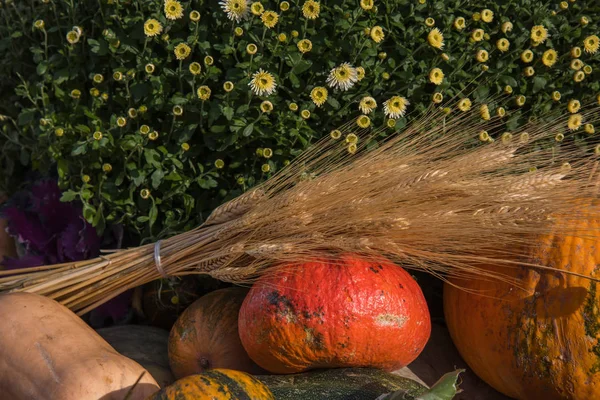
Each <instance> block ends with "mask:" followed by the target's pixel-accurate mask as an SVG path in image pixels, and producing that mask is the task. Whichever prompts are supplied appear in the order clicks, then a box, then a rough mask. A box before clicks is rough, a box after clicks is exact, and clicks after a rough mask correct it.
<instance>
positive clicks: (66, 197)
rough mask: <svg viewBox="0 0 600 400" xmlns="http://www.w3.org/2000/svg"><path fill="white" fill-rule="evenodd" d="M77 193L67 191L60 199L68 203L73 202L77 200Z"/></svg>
mask: <svg viewBox="0 0 600 400" xmlns="http://www.w3.org/2000/svg"><path fill="white" fill-rule="evenodd" d="M77 194H78V193H77V192H75V191H73V190H67V191H66V192H64V193H63V194H62V196H61V197H60V201H62V202H64V203H66V202H69V201H73V200H75V199H76V198H77Z"/></svg>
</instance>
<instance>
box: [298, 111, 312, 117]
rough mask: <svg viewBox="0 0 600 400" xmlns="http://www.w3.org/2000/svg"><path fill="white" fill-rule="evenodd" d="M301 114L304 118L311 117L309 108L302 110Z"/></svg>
mask: <svg viewBox="0 0 600 400" xmlns="http://www.w3.org/2000/svg"><path fill="white" fill-rule="evenodd" d="M300 116H301V117H302V118H303V119H309V118H310V111H309V110H302V111H300Z"/></svg>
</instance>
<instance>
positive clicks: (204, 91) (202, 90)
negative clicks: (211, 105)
mask: <svg viewBox="0 0 600 400" xmlns="http://www.w3.org/2000/svg"><path fill="white" fill-rule="evenodd" d="M210 93H211V91H210V88H209V87H208V86H206V85H203V86H200V87H199V88H198V90H196V94H197V95H198V97H199V98H200V100H208V99H210Z"/></svg>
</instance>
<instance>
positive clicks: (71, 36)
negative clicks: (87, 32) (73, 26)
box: [67, 31, 81, 44]
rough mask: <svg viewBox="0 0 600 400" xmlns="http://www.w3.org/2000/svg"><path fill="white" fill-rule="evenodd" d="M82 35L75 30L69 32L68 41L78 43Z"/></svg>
mask: <svg viewBox="0 0 600 400" xmlns="http://www.w3.org/2000/svg"><path fill="white" fill-rule="evenodd" d="M80 37H81V36H80V35H79V34H78V33H77V32H75V31H69V32H67V42H69V43H71V44H76V43H77V42H79V38H80Z"/></svg>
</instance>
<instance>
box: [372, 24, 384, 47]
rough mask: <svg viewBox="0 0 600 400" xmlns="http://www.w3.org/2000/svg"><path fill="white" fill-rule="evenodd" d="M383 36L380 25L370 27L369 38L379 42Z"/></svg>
mask: <svg viewBox="0 0 600 400" xmlns="http://www.w3.org/2000/svg"><path fill="white" fill-rule="evenodd" d="M384 38H385V34H384V33H383V28H382V27H380V26H374V27H373V28H371V39H373V41H374V42H375V43H381V42H382V41H383V39H384Z"/></svg>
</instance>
